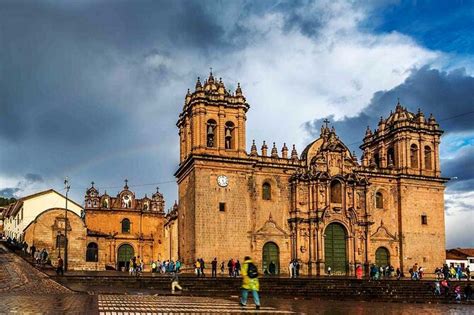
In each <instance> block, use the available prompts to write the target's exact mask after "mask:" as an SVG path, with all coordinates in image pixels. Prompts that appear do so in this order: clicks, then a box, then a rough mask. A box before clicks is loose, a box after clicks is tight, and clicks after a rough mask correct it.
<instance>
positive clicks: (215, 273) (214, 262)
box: [211, 257, 217, 278]
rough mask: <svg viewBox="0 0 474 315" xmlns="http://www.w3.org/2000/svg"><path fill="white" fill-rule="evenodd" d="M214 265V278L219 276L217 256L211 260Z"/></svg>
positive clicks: (212, 265)
mask: <svg viewBox="0 0 474 315" xmlns="http://www.w3.org/2000/svg"><path fill="white" fill-rule="evenodd" d="M211 267H212V274H211V276H212V277H213V278H215V277H217V257H214V260H213V261H212V262H211Z"/></svg>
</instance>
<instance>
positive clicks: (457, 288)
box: [454, 284, 461, 302]
mask: <svg viewBox="0 0 474 315" xmlns="http://www.w3.org/2000/svg"><path fill="white" fill-rule="evenodd" d="M454 296H455V300H456V301H458V302H460V301H461V286H460V285H459V284H458V285H457V286H455V287H454Z"/></svg>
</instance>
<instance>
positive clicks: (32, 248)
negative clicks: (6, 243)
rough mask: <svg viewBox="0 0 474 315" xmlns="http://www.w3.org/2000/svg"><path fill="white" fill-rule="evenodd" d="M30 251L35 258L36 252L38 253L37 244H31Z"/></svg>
mask: <svg viewBox="0 0 474 315" xmlns="http://www.w3.org/2000/svg"><path fill="white" fill-rule="evenodd" d="M30 252H31V257H33V258H35V253H36V246H35V245H31V247H30Z"/></svg>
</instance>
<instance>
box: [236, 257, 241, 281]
mask: <svg viewBox="0 0 474 315" xmlns="http://www.w3.org/2000/svg"><path fill="white" fill-rule="evenodd" d="M241 268H242V266H241V265H240V261H239V260H238V259H237V261H236V262H235V277H239V276H240V269H241Z"/></svg>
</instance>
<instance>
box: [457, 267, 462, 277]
mask: <svg viewBox="0 0 474 315" xmlns="http://www.w3.org/2000/svg"><path fill="white" fill-rule="evenodd" d="M456 279H457V280H461V279H462V268H461V266H460V265H458V266H457V267H456Z"/></svg>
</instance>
